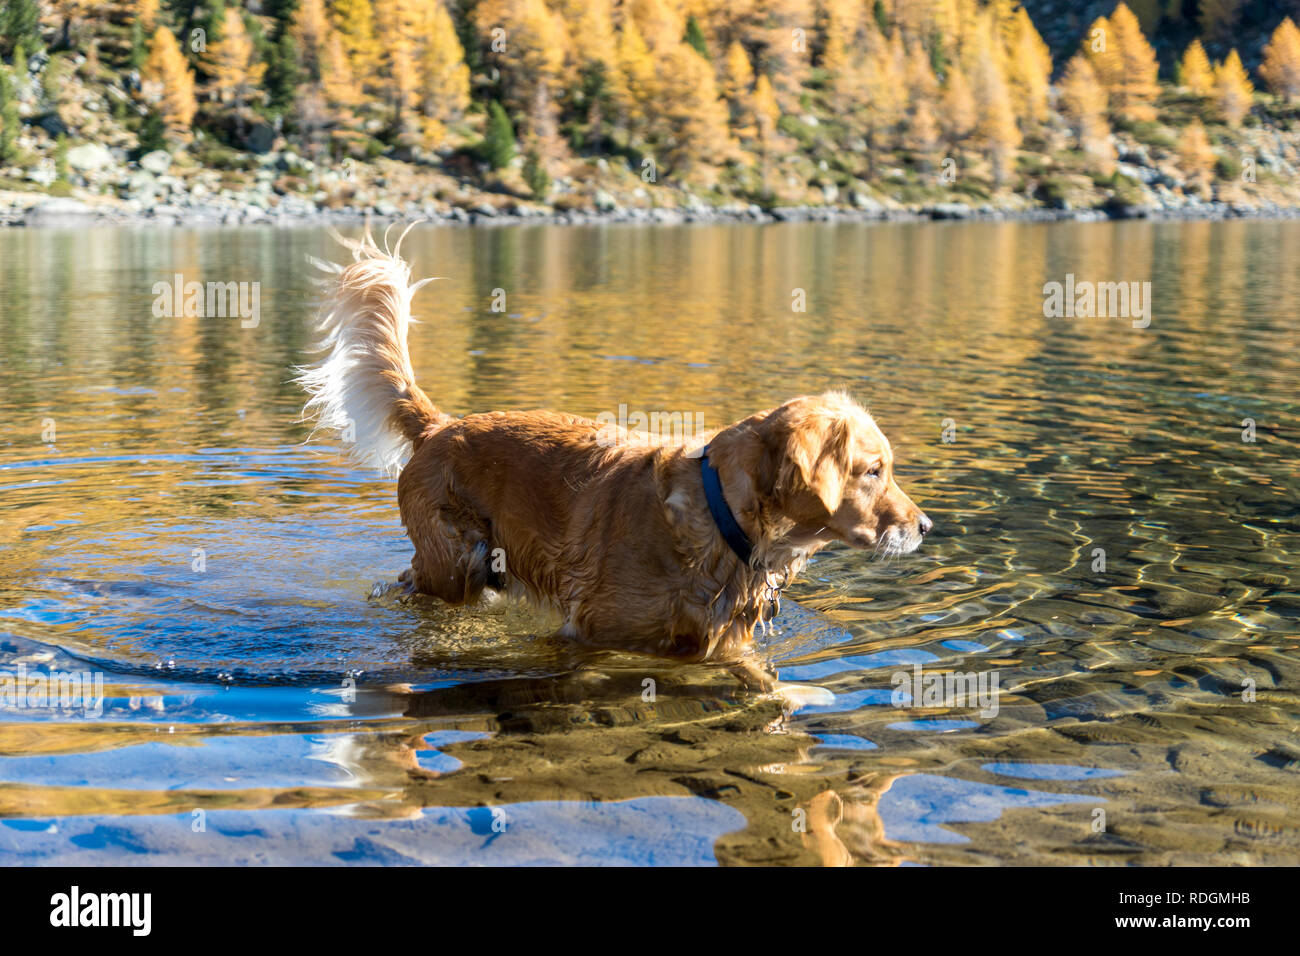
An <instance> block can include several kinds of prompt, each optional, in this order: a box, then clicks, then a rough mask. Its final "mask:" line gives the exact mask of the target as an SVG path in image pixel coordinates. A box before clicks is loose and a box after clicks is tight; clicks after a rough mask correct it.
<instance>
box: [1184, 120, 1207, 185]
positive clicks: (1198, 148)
mask: <svg viewBox="0 0 1300 956" xmlns="http://www.w3.org/2000/svg"><path fill="white" fill-rule="evenodd" d="M1178 160H1179V166H1180V168H1181V169H1182V171H1183V173H1184V174H1185V175H1186V177H1187V180H1188V182H1190V183H1193V184H1195V185H1196V187H1197V189H1198V190H1199V191H1200V192H1202V193H1205V192H1206V191H1207V190H1208V189H1209V186H1210V181H1211V177H1212V175H1213V172H1214V164H1215V156H1214V150H1213V149H1211V148H1210V137H1209V136H1208V135H1206V132H1205V127H1204V126H1202V125H1201V121H1200V120H1192V122H1191V123H1190V124H1189V125H1188V127H1187V129H1186V130H1184V131H1183V135H1182V137H1181V139H1180V140H1179V143H1178Z"/></svg>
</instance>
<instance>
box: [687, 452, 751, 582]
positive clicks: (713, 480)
mask: <svg viewBox="0 0 1300 956" xmlns="http://www.w3.org/2000/svg"><path fill="white" fill-rule="evenodd" d="M700 477H701V478H703V479H704V500H705V501H707V502H708V503H709V514H711V515H713V523H714V524H715V525H717V526H718V530H719V531H720V532H722V537H723V538H725V539H726V541H727V544H729V545H731V550H732V551H734V552H736V557H738V558H740V560H741V561H742V562H744V563H745V564H749V559H750V556H751V555H752V554H753V553H754V546H753V545H752V544H750V543H749V537H748V536H747V535H746V534H745V531H744V529H743V528H741V527H740V522H738V521H737V520H736V516H735V515H734V514H732V513H731V509H730V508H728V507H727V499H726V498H725V497H724V496H723V494H722V479H721V478H719V477H718V472H717V469H715V468H714V467H713V466H712V465H710V464H709V450H708V449H707V448H705V449H704V454H703V455H701V456H700Z"/></svg>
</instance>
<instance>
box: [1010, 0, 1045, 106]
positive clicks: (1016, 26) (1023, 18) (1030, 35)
mask: <svg viewBox="0 0 1300 956" xmlns="http://www.w3.org/2000/svg"><path fill="white" fill-rule="evenodd" d="M1010 33H1011V41H1010V46H1009V47H1008V48H1007V51H1006V54H1007V82H1008V84H1009V85H1010V89H1011V92H1012V96H1013V100H1014V104H1015V110H1016V115H1017V116H1019V117H1020V119H1021V120H1022V121H1023V122H1024V123H1025V124H1026V125H1027V126H1038V125H1039V124H1040V123H1042V122H1044V121H1045V120H1046V119H1047V109H1048V98H1049V93H1050V90H1051V76H1052V54H1051V51H1050V50H1048V48H1047V44H1046V43H1044V42H1043V38H1042V37H1041V36H1039V34H1038V31H1037V30H1036V29H1035V28H1034V23H1033V21H1032V20H1030V19H1029V14H1028V13H1027V12H1026V11H1025V8H1024V7H1018V8H1017V9H1016V12H1015V14H1014V16H1013V17H1012V18H1011V31H1010Z"/></svg>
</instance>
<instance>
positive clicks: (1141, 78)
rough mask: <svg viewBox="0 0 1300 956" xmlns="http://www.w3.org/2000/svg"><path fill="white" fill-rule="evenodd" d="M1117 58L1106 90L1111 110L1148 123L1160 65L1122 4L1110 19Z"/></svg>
mask: <svg viewBox="0 0 1300 956" xmlns="http://www.w3.org/2000/svg"><path fill="white" fill-rule="evenodd" d="M1110 27H1111V31H1112V33H1113V36H1112V37H1111V39H1110V42H1113V43H1114V45H1115V52H1114V56H1115V58H1116V63H1115V70H1114V73H1113V79H1112V80H1111V82H1110V84H1109V88H1108V92H1109V94H1110V107H1111V110H1112V111H1117V113H1118V115H1119V116H1121V117H1123V118H1124V119H1126V120H1133V121H1139V120H1150V119H1154V118H1155V115H1156V110H1155V106H1154V105H1153V104H1154V102H1155V98H1156V96H1157V95H1158V94H1159V92H1160V88H1159V86H1157V85H1156V74H1157V72H1158V71H1159V68H1160V67H1159V64H1158V63H1157V61H1156V51H1155V50H1154V49H1153V48H1152V46H1151V44H1150V43H1148V42H1147V39H1146V37H1145V36H1143V34H1142V27H1141V25H1140V24H1139V23H1138V18H1137V17H1136V16H1134V15H1133V11H1132V10H1130V9H1129V8H1128V7H1127V6H1125V5H1124V4H1123V3H1121V4H1120V5H1119V6H1117V7H1116V8H1115V11H1114V12H1113V13H1112V14H1111V15H1110Z"/></svg>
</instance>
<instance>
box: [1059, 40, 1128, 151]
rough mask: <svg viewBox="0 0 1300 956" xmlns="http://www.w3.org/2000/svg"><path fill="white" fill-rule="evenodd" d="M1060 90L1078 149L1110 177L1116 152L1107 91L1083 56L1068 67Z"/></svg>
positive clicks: (1071, 62)
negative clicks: (1111, 134) (1076, 138)
mask: <svg viewBox="0 0 1300 956" xmlns="http://www.w3.org/2000/svg"><path fill="white" fill-rule="evenodd" d="M1060 90H1061V99H1060V109H1061V114H1062V115H1063V116H1065V118H1066V119H1067V120H1068V121H1069V123H1070V125H1071V127H1073V129H1074V132H1075V135H1076V136H1077V137H1078V141H1079V148H1080V149H1081V150H1083V152H1084V153H1085V154H1087V155H1088V156H1090V157H1092V158H1093V159H1094V160H1095V161H1096V163H1097V167H1098V170H1099V171H1100V172H1102V173H1104V174H1107V175H1109V174H1110V172H1111V171H1112V170H1113V169H1114V168H1115V148H1114V147H1113V146H1112V145H1111V142H1110V124H1109V123H1107V122H1106V90H1105V89H1104V88H1103V87H1102V85H1101V83H1100V82H1098V80H1097V74H1096V73H1095V72H1094V71H1093V68H1092V64H1091V63H1090V62H1089V61H1088V58H1087V57H1086V56H1084V55H1083V54H1082V53H1076V54H1075V55H1074V56H1073V57H1071V59H1070V62H1068V63H1067V64H1066V65H1065V73H1064V74H1062V76H1061V85H1060Z"/></svg>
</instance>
